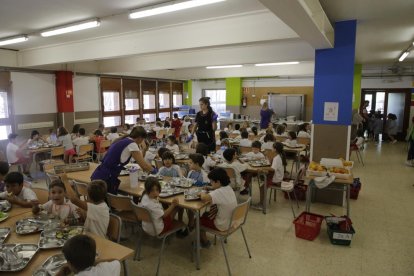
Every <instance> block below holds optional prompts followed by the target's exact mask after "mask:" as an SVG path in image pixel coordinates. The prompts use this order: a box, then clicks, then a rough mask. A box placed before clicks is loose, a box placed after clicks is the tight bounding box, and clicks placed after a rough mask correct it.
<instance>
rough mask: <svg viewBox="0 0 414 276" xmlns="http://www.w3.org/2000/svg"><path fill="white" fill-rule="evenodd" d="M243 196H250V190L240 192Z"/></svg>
mask: <svg viewBox="0 0 414 276" xmlns="http://www.w3.org/2000/svg"><path fill="white" fill-rule="evenodd" d="M240 194H241V195H248V194H249V189H244V190H243V191H240Z"/></svg>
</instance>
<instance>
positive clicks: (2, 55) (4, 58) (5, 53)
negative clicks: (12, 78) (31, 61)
mask: <svg viewBox="0 0 414 276" xmlns="http://www.w3.org/2000/svg"><path fill="white" fill-rule="evenodd" d="M0 66H8V67H15V66H17V52H16V51H11V50H2V49H0Z"/></svg>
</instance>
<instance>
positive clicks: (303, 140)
mask: <svg viewBox="0 0 414 276" xmlns="http://www.w3.org/2000/svg"><path fill="white" fill-rule="evenodd" d="M296 141H297V142H298V144H302V145H306V146H309V145H310V143H311V141H310V138H306V137H298V138H296Z"/></svg>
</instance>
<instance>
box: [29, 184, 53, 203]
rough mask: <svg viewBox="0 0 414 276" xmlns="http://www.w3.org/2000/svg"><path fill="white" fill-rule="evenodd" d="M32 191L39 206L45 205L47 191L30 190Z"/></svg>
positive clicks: (39, 189) (47, 198)
mask: <svg viewBox="0 0 414 276" xmlns="http://www.w3.org/2000/svg"><path fill="white" fill-rule="evenodd" d="M32 191H33V192H35V194H36V196H37V200H38V201H39V203H40V204H45V203H46V202H48V201H49V191H48V190H46V189H41V188H32Z"/></svg>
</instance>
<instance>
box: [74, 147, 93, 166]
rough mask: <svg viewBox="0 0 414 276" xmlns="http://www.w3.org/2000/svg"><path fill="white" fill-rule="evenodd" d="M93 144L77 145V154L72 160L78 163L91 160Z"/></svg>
mask: <svg viewBox="0 0 414 276" xmlns="http://www.w3.org/2000/svg"><path fill="white" fill-rule="evenodd" d="M93 147H94V146H93V144H87V145H81V146H79V153H78V155H76V156H74V157H73V160H74V161H75V162H76V163H78V162H80V161H89V162H92V161H93Z"/></svg>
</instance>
